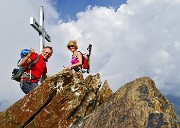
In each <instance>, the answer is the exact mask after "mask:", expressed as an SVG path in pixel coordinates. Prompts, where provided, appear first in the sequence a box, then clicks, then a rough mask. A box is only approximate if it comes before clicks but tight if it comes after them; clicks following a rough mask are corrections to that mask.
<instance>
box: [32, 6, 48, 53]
mask: <svg viewBox="0 0 180 128" xmlns="http://www.w3.org/2000/svg"><path fill="white" fill-rule="evenodd" d="M30 25H31V26H32V27H33V28H34V29H35V30H36V31H38V32H39V37H40V53H41V51H42V50H43V48H44V47H45V39H46V40H47V41H48V42H51V37H50V36H49V34H48V33H47V32H46V30H45V27H44V8H43V6H40V24H39V23H38V22H37V21H36V20H35V19H34V17H30Z"/></svg>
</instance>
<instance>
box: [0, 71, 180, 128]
mask: <svg viewBox="0 0 180 128" xmlns="http://www.w3.org/2000/svg"><path fill="white" fill-rule="evenodd" d="M0 128H179V124H178V120H177V116H176V114H175V113H174V110H173V107H172V105H171V103H170V102H169V101H168V100H167V99H166V97H165V96H163V95H162V94H161V93H160V91H159V90H158V89H157V88H156V86H155V83H154V81H153V80H152V79H150V78H148V77H142V78H138V79H136V80H134V81H132V82H130V83H127V84H125V85H124V86H122V87H121V88H120V89H119V90H117V91H116V92H115V93H113V92H112V90H111V89H110V87H109V85H108V82H107V81H105V82H104V83H102V82H101V79H100V74H98V73H97V74H95V75H89V76H87V77H86V78H85V79H84V78H83V75H82V73H80V72H76V73H73V72H72V71H71V70H67V69H64V70H63V71H61V72H59V73H57V74H55V75H53V76H51V77H49V78H48V79H46V80H45V81H44V82H43V83H42V84H41V85H40V86H39V87H37V88H35V89H34V90H32V91H31V92H30V93H29V94H27V95H25V96H24V97H23V98H22V99H20V100H19V101H17V102H16V103H14V104H13V105H12V106H10V107H9V108H8V109H7V110H6V111H4V112H2V113H0Z"/></svg>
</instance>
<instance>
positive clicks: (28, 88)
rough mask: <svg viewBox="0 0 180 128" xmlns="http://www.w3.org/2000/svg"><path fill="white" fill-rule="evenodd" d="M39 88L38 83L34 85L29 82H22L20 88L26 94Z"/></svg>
mask: <svg viewBox="0 0 180 128" xmlns="http://www.w3.org/2000/svg"><path fill="white" fill-rule="evenodd" d="M37 86H38V83H34V82H31V81H29V80H21V81H20V87H21V89H22V91H23V92H24V93H25V94H28V93H29V92H30V91H31V90H33V89H34V88H36V87H37Z"/></svg>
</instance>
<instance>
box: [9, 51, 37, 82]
mask: <svg viewBox="0 0 180 128" xmlns="http://www.w3.org/2000/svg"><path fill="white" fill-rule="evenodd" d="M28 53H29V50H28V49H23V50H21V53H20V56H21V59H20V60H19V61H18V62H17V67H16V68H14V69H13V71H12V78H11V79H12V80H15V81H17V82H20V80H21V76H22V74H23V73H24V72H25V71H26V70H27V69H30V68H31V67H32V66H33V65H35V64H36V63H37V61H38V60H39V55H37V56H36V59H35V60H34V61H32V62H31V63H30V64H29V65H28V66H27V67H26V68H25V69H23V68H22V67H20V66H19V65H18V64H19V62H21V60H22V59H23V58H24V57H25V56H26V55H27V54H28Z"/></svg>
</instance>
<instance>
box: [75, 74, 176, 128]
mask: <svg viewBox="0 0 180 128" xmlns="http://www.w3.org/2000/svg"><path fill="white" fill-rule="evenodd" d="M177 122H178V120H177V117H176V114H175V113H174V111H173V108H172V105H171V103H170V102H169V101H168V100H167V99H166V98H165V97H164V96H163V95H162V94H161V93H160V91H159V90H158V89H157V88H156V86H155V83H154V81H153V80H151V79H150V78H147V77H144V78H139V79H136V80H134V81H132V82H130V83H128V84H126V85H124V86H123V87H121V88H120V89H119V90H118V91H117V92H116V93H115V94H114V95H113V96H112V97H111V98H110V99H109V100H108V101H107V102H105V103H103V104H102V105H101V106H99V107H98V108H97V109H96V110H95V112H94V113H93V114H91V115H89V116H87V117H86V118H84V119H83V120H82V121H81V122H79V124H77V125H76V127H78V128H178V123H177Z"/></svg>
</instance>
